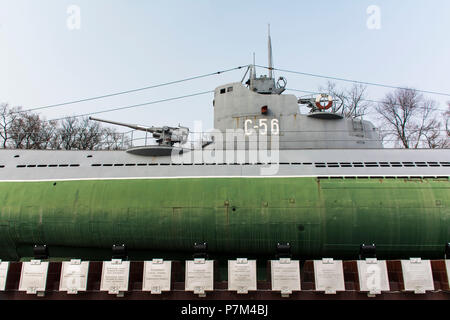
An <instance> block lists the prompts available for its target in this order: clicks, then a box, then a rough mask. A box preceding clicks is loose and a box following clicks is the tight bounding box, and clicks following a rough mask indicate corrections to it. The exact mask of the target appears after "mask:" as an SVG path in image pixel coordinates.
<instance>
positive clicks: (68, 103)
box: [16, 65, 248, 113]
mask: <svg viewBox="0 0 450 320" xmlns="http://www.w3.org/2000/svg"><path fill="white" fill-rule="evenodd" d="M246 67H248V65H246V66H239V67H235V68H232V69H227V70H222V71H217V72H213V73H208V74H204V75H200V76H195V77H190V78H185V79H181V80H176V81H170V82H166V83H161V84H157V85H152V86H147V87H143V88H138V89H132V90H127V91H120V92H115V93H110V94H105V95H101V96H96V97H91V98H84V99H79V100H73V101H68V102H63V103H58V104H52V105H46V106H42V107H38V108H32V109H28V110H22V111H17V112H16V113H25V112H31V111H37V110H43V109H50V108H56V107H61V106H67V105H71V104H76V103H80V102H86V101H93V100H99V99H104V98H109V97H115V96H119V95H124V94H129V93H134V92H139V91H144V90H149V89H155V88H160V87H165V86H169V85H172V84H177V83H181V82H186V81H191V80H196V79H201V78H207V77H211V76H214V75H219V74H223V73H227V72H230V71H235V70H240V69H242V68H246Z"/></svg>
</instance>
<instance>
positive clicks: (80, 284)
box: [59, 260, 89, 294]
mask: <svg viewBox="0 0 450 320" xmlns="http://www.w3.org/2000/svg"><path fill="white" fill-rule="evenodd" d="M88 271H89V262H87V261H84V262H81V260H71V261H65V262H63V263H62V268H61V280H60V282H59V291H66V292H67V293H68V294H77V293H78V292H84V291H86V289H87V278H88Z"/></svg>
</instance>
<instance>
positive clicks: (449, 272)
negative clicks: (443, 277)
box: [445, 260, 450, 287]
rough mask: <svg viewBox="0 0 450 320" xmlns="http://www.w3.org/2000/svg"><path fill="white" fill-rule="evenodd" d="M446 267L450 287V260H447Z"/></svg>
mask: <svg viewBox="0 0 450 320" xmlns="http://www.w3.org/2000/svg"><path fill="white" fill-rule="evenodd" d="M445 266H446V267H447V280H448V285H449V287H450V260H445Z"/></svg>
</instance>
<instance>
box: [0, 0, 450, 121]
mask: <svg viewBox="0 0 450 320" xmlns="http://www.w3.org/2000/svg"><path fill="white" fill-rule="evenodd" d="M70 5H76V6H77V7H78V8H79V9H80V18H81V20H80V29H79V30H78V29H74V30H71V29H70V28H69V27H68V24H67V23H68V19H69V18H73V15H71V14H68V13H67V10H68V8H69V6H70ZM371 5H376V6H378V8H379V9H380V13H381V19H380V27H381V28H380V29H370V28H368V25H367V22H368V19H370V18H371V17H372V18H373V15H371V14H368V13H367V8H368V7H369V6H371ZM449 17H450V1H448V0H429V1H425V0H423V1H421V0H408V1H400V0H389V1H387V0H378V1H365V0H340V1H331V0H330V1H325V0H321V1H317V0H316V1H263V0H259V1H252V0H250V1H242V0H240V1H234V0H227V1H215V0H211V1H206V0H189V1H188V0H184V1H181V0H179V1H168V0H164V1H154V0H127V1H125V0H95V1H92V0H90V1H88V0H71V1H65V0H0V102H7V103H9V104H10V105H12V106H23V107H24V108H25V109H28V108H34V107H40V106H43V105H49V104H55V103H61V102H65V101H70V100H74V99H80V98H88V97H91V96H97V95H102V94H108V93H113V92H117V91H122V90H129V89H134V88H139V87H143V86H148V85H153V84H158V83H162V82H166V81H173V80H178V79H183V78H186V77H190V76H195V75H201V74H205V73H210V72H215V71H219V70H222V69H228V68H233V67H236V66H239V65H245V64H249V63H251V62H252V54H253V52H255V53H256V62H257V63H258V64H263V65H266V64H267V24H268V23H270V24H271V29H272V42H273V51H274V61H275V66H276V67H279V68H283V69H290V70H297V71H302V72H309V73H316V74H322V75H329V76H337V77H344V78H349V79H356V80H361V81H370V82H377V83H384V84H389V85H397V86H408V87H414V88H418V89H423V90H432V91H440V92H447V93H448V92H450V80H449V79H450V76H449V75H450V41H449V37H450V36H449V34H450V19H449ZM370 21H372V22H373V20H370ZM69 22H70V23H71V24H70V23H69V25H70V26H71V27H72V28H73V27H74V24H73V22H74V20H72V19H71V20H69ZM371 26H374V25H373V24H371ZM260 72H265V71H264V70H260ZM243 73H244V72H243V71H235V72H232V73H227V74H224V75H221V76H215V77H211V78H207V79H202V80H196V81H192V82H187V83H183V84H179V85H174V86H171V87H166V88H160V89H155V90H148V91H144V92H140V93H135V94H130V95H125V96H120V97H114V98H108V99H102V100H98V101H91V102H86V103H80V104H74V105H70V106H64V107H59V108H54V109H49V110H45V111H42V112H41V113H42V115H43V116H44V117H46V118H47V119H53V118H57V117H61V116H67V115H77V114H82V113H86V112H93V111H99V110H102V109H108V108H114V107H121V106H127V105H133V104H137V103H145V102H149V101H155V100H159V99H166V98H171V97H177V96H182V95H187V94H192V93H197V92H203V91H208V90H214V88H215V87H216V86H219V85H221V84H225V83H228V82H237V81H240V80H241V78H242V76H243ZM277 76H285V77H286V78H287V80H288V87H289V88H295V89H299V90H309V91H315V90H317V88H318V86H320V85H325V83H326V80H321V79H316V78H310V77H305V76H300V75H293V74H282V73H277ZM343 85H347V84H346V83H343ZM387 91H388V89H381V88H370V90H369V98H371V99H380V98H381V97H382V96H383V95H384V94H385V93H386V92H387ZM297 95H301V94H300V93H298V94H297ZM430 97H432V98H434V99H436V100H437V101H439V102H440V104H441V107H442V108H444V103H445V102H446V101H447V100H450V97H442V96H430ZM212 100H213V95H212V94H208V95H204V96H199V97H193V98H189V99H185V100H181V101H174V102H167V103H162V104H156V105H150V106H147V107H141V108H136V109H131V110H126V111H118V112H113V113H108V114H103V115H100V116H99V117H103V118H106V119H111V120H118V121H125V122H131V123H139V124H143V125H178V124H179V123H181V124H182V125H186V126H192V123H193V121H195V120H202V121H203V122H204V127H205V129H209V128H211V127H212V125H213V108H212Z"/></svg>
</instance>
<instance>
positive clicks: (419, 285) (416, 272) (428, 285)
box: [402, 258, 434, 294]
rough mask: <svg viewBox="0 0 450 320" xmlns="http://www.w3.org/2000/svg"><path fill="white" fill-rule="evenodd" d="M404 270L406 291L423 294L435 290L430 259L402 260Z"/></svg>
mask: <svg viewBox="0 0 450 320" xmlns="http://www.w3.org/2000/svg"><path fill="white" fill-rule="evenodd" d="M402 271H403V281H404V282H405V291H414V293H416V294H423V293H425V292H426V291H433V290H434V281H433V271H432V270H431V262H430V260H421V259H420V258H412V259H410V260H402Z"/></svg>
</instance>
